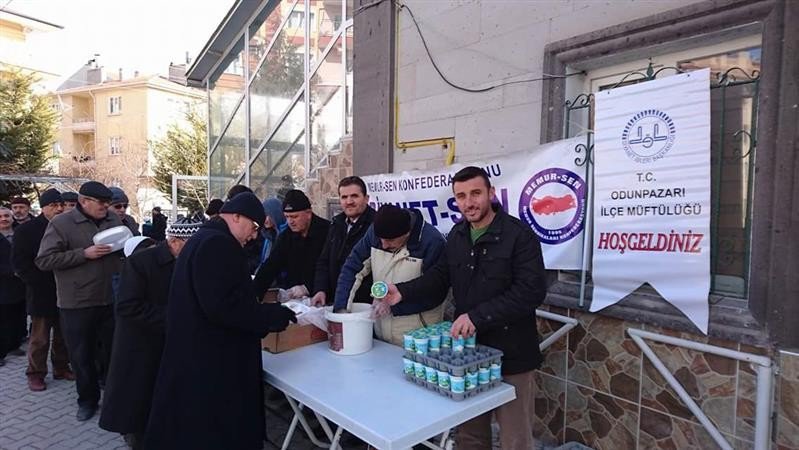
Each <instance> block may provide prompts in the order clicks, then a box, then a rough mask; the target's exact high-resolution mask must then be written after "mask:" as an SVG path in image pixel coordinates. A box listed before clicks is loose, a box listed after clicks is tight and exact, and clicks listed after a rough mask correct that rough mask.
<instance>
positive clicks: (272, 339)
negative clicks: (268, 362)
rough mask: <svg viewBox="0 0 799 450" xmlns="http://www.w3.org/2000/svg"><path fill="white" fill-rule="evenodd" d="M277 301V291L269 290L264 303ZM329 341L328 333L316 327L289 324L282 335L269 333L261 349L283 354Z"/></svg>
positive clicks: (262, 342)
mask: <svg viewBox="0 0 799 450" xmlns="http://www.w3.org/2000/svg"><path fill="white" fill-rule="evenodd" d="M276 301H277V289H269V290H268V291H267V292H266V294H265V295H264V298H263V302H264V303H274V302H276ZM326 340H327V331H324V330H320V329H319V328H317V327H316V326H314V325H297V324H296V323H291V324H289V326H288V328H286V329H285V330H283V331H281V332H280V333H269V334H267V335H266V337H265V338H263V339H261V348H263V349H264V350H266V351H268V352H269V353H283V352H287V351H289V350H294V349H295V348H300V347H305V346H306V345H311V344H316V343H317V342H324V341H326Z"/></svg>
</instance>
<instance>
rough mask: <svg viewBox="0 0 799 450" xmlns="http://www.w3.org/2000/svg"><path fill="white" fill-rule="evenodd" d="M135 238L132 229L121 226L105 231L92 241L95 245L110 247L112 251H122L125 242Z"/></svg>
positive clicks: (95, 236) (96, 235)
mask: <svg viewBox="0 0 799 450" xmlns="http://www.w3.org/2000/svg"><path fill="white" fill-rule="evenodd" d="M132 237H133V233H131V231H130V228H128V227H126V226H124V225H120V226H118V227H114V228H109V229H107V230H103V231H101V232H99V233H97V234H95V235H94V237H93V238H92V241H93V242H94V244H95V245H110V246H111V251H112V252H115V251H117V250H122V249H123V248H124V247H125V241H127V240H128V239H130V238H132Z"/></svg>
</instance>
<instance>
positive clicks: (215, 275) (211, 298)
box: [144, 192, 296, 450]
mask: <svg viewBox="0 0 799 450" xmlns="http://www.w3.org/2000/svg"><path fill="white" fill-rule="evenodd" d="M263 222H264V210H263V207H262V206H261V202H259V201H258V199H257V198H256V197H255V195H253V194H252V193H249V192H245V193H242V194H239V195H237V196H236V197H234V198H232V199H231V200H230V201H228V202H227V203H225V205H224V206H223V207H222V209H221V210H220V215H219V217H216V218H214V219H211V220H210V221H208V222H206V223H204V224H203V225H202V227H200V230H199V231H198V232H197V233H196V234H195V235H194V236H192V238H191V239H189V241H188V242H187V243H186V246H185V247H184V248H183V250H182V252H181V254H180V257H179V258H178V260H177V262H176V263H175V269H174V274H173V276H172V284H171V288H170V292H169V304H168V305H167V324H166V343H165V346H164V352H163V355H162V357H161V366H160V368H159V371H158V378H157V381H156V386H155V392H154V394H153V403H152V410H151V412H150V418H149V421H148V425H147V431H146V433H145V438H144V441H145V442H144V448H146V449H148V450H159V449H169V450H172V449H184V448H185V449H223V448H224V449H236V450H245V449H259V450H260V449H261V448H262V447H263V443H264V438H265V434H266V433H265V428H264V405H263V368H262V365H261V342H260V339H261V338H262V337H263V336H265V335H266V334H267V333H269V332H277V331H282V330H284V329H285V328H286V327H287V326H288V323H289V321H296V318H295V317H294V313H293V312H292V311H291V310H290V309H288V308H285V307H283V306H281V305H279V304H276V303H271V304H261V303H258V302H257V301H256V298H255V293H254V291H253V287H252V280H251V278H250V275H249V273H248V271H247V259H246V257H245V255H244V250H243V247H244V244H246V243H247V242H248V241H249V240H251V239H253V238H254V237H255V234H256V233H257V232H258V228H259V227H260V226H261V225H262V224H263Z"/></svg>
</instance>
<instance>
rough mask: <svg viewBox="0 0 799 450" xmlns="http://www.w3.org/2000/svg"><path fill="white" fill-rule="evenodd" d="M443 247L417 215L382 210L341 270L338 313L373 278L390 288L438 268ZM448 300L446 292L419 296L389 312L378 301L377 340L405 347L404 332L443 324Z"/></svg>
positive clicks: (395, 208) (386, 207)
mask: <svg viewBox="0 0 799 450" xmlns="http://www.w3.org/2000/svg"><path fill="white" fill-rule="evenodd" d="M445 244H446V241H445V240H444V236H442V235H441V233H440V232H439V231H438V230H436V229H435V227H433V226H432V225H430V224H429V223H427V222H425V221H424V218H423V217H422V213H421V212H419V211H418V210H415V209H402V208H400V207H398V206H394V205H390V204H389V205H383V206H381V207H380V209H379V210H378V211H377V213H376V214H375V219H374V223H373V224H372V226H371V227H370V228H369V230H367V231H366V235H365V236H364V238H363V239H361V241H360V242H358V244H356V245H355V248H353V250H352V253H350V256H349V257H348V258H347V262H346V263H345V264H344V267H343V268H342V269H341V275H340V276H339V280H338V288H337V289H336V299H335V303H334V306H333V309H334V311H341V310H345V309H346V307H347V303H348V302H349V301H350V299H351V298H353V297H354V296H355V295H356V293H357V292H358V289H359V288H360V287H361V285H362V284H363V282H364V279H366V278H367V277H368V276H369V275H372V278H373V279H374V281H384V282H386V283H399V282H402V281H409V280H413V279H415V278H418V277H419V276H421V275H422V274H423V273H424V272H427V271H428V270H429V269H430V268H432V267H433V266H434V265H435V263H436V262H437V261H438V259H439V256H441V253H442V251H443V250H444V245H445ZM370 287H371V286H370ZM445 296H446V292H444V293H441V294H436V295H419V296H415V297H413V298H410V299H408V301H407V302H403V303H402V304H399V305H395V306H392V307H391V308H390V309H388V306H387V305H386V304H384V303H382V302H377V301H376V303H375V307H376V315H378V316H380V317H379V318H378V320H377V321H376V322H375V334H376V335H377V337H378V339H381V340H383V341H386V342H390V343H392V344H395V345H402V335H403V334H404V333H405V332H407V331H410V330H413V329H416V328H419V327H422V326H425V325H428V324H433V323H437V322H440V321H441V319H442V317H443V315H444V308H443V305H442V303H443V301H444V297H445Z"/></svg>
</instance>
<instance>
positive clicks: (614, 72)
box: [561, 38, 761, 298]
mask: <svg viewBox="0 0 799 450" xmlns="http://www.w3.org/2000/svg"><path fill="white" fill-rule="evenodd" d="M753 39H754V38H744V39H741V40H740V41H741V42H746V43H747V44H748V45H744V46H740V44H739V42H738V41H735V42H727V43H723V44H719V45H717V46H712V47H708V48H701V49H692V50H686V51H682V52H678V53H674V54H667V55H662V56H659V57H657V58H653V60H654V61H653V66H654V70H658V69H661V68H662V69H664V72H663V73H661V74H659V76H658V78H662V77H666V76H670V75H672V74H674V73H675V70H674V68H676V69H678V70H680V71H692V70H698V69H704V68H709V69H710V71H711V89H710V101H711V111H710V127H711V128H710V129H711V132H710V133H711V134H710V136H711V147H710V152H711V160H710V161H711V167H710V175H711V197H710V198H711V221H710V232H711V237H712V240H711V267H710V271H711V274H712V278H711V280H712V284H711V293H712V294H715V295H722V296H730V297H740V298H745V297H746V296H747V291H748V277H749V252H750V251H751V243H750V242H749V237H750V235H751V214H752V208H751V206H752V203H751V202H752V199H751V195H752V191H751V190H752V183H753V181H754V180H753V177H754V170H753V164H754V158H755V150H754V148H753V146H752V145H753V142H752V139H754V138H755V136H756V134H757V130H756V123H757V100H756V96H757V90H758V86H759V81H758V77H759V72H760V54H761V50H760V47H759V45H757V44H755V45H756V46H751V43H750V41H752V40H753ZM755 42H759V38H757V39H755ZM647 64H648V61H634V62H631V63H628V64H624V65H620V66H612V67H605V68H601V69H596V70H594V71H590V72H588V75H587V76H586V79H587V80H588V81H587V83H588V82H590V91H601V90H605V89H610V88H614V87H617V85H626V84H634V83H639V82H643V81H644V79H643V77H642V76H637V75H636V76H628V77H627V79H624V77H625V76H627V75H628V74H629V73H631V72H634V71H635V72H640V73H646V67H647ZM725 73H726V74H727V76H726V77H725V76H724V75H723V74H725ZM623 79H624V81H623V83H622V80H623ZM571 98H574V97H571ZM579 105H580V103H579V102H578V103H577V105H576V108H580V106H579ZM585 105H586V107H584V108H581V109H573V110H571V111H569V116H568V124H567V127H566V137H571V136H576V135H578V134H583V132H584V130H586V129H592V128H593V125H592V122H593V103H592V102H589V103H585ZM589 257H590V256H589ZM573 275H574V274H565V273H563V272H561V279H564V280H575V279H579V273H577V275H576V276H577V278H574V276H573Z"/></svg>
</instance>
